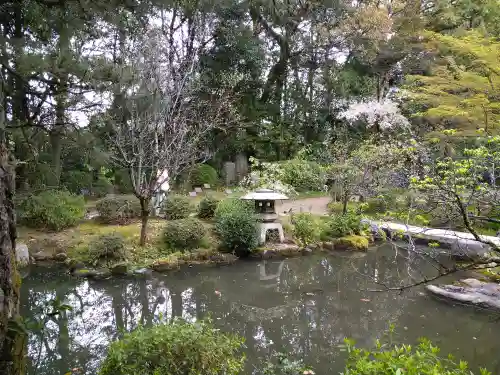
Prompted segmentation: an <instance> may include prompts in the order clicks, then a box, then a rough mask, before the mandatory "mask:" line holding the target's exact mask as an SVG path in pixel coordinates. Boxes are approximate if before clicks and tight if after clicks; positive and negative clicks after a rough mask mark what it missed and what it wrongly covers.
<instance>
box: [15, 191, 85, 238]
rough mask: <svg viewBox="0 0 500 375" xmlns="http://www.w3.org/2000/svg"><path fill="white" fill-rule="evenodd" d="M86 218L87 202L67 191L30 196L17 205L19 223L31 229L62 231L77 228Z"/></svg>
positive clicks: (45, 192) (46, 192)
mask: <svg viewBox="0 0 500 375" xmlns="http://www.w3.org/2000/svg"><path fill="white" fill-rule="evenodd" d="M84 217H85V200H84V198H83V196H81V195H74V194H71V193H69V192H68V191H65V190H48V191H44V192H42V193H39V194H33V195H29V196H28V197H26V198H24V199H21V200H20V201H19V203H18V205H17V219H18V221H19V223H21V224H23V225H26V226H27V227H30V228H41V229H49V230H54V231H60V230H62V229H65V228H69V227H72V226H75V225H76V224H77V223H78V222H79V221H80V220H82V219H83V218H84Z"/></svg>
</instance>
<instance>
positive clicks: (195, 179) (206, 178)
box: [189, 164, 219, 187]
mask: <svg viewBox="0 0 500 375" xmlns="http://www.w3.org/2000/svg"><path fill="white" fill-rule="evenodd" d="M218 180H219V176H218V175H217V171H216V170H215V169H214V168H213V167H212V166H210V165H208V164H197V165H195V166H194V167H193V169H192V170H191V172H190V174H189V182H190V183H191V186H192V187H203V185H204V184H209V185H210V186H215V185H217V182H218Z"/></svg>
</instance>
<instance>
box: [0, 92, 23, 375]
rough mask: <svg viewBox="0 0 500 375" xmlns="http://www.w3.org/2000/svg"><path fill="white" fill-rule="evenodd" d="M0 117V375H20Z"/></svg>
mask: <svg viewBox="0 0 500 375" xmlns="http://www.w3.org/2000/svg"><path fill="white" fill-rule="evenodd" d="M0 89H1V87H0ZM0 91H1V90H0ZM0 96H2V94H0ZM0 117H1V119H0V374H2V375H20V374H22V373H23V366H22V364H23V357H24V355H23V350H22V347H21V350H20V351H19V350H18V349H19V348H18V346H19V343H20V342H21V341H20V339H22V337H21V336H20V334H19V333H18V332H17V331H14V330H8V326H9V323H11V322H16V321H17V318H18V313H19V280H20V279H19V275H18V274H17V271H16V264H15V262H16V256H15V246H16V242H15V241H16V226H15V216H14V202H13V198H14V177H13V168H12V166H11V165H10V163H9V156H8V149H7V142H6V138H5V130H4V124H5V122H4V120H5V117H4V114H3V113H1V112H0ZM18 354H19V355H20V357H19V356H18Z"/></svg>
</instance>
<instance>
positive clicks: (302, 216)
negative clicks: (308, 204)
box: [292, 212, 321, 246]
mask: <svg viewBox="0 0 500 375" xmlns="http://www.w3.org/2000/svg"><path fill="white" fill-rule="evenodd" d="M292 224H293V236H294V238H295V239H296V240H298V241H299V242H300V244H301V245H302V246H306V245H308V244H310V243H313V242H315V241H317V240H319V237H320V234H321V223H320V222H319V220H317V219H316V218H315V217H314V216H313V215H311V214H310V213H306V212H303V213H299V214H295V215H292Z"/></svg>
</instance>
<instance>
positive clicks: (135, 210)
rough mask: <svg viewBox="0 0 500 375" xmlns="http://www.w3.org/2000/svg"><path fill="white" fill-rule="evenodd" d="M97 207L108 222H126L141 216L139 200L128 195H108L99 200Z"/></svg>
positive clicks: (100, 216)
mask: <svg viewBox="0 0 500 375" xmlns="http://www.w3.org/2000/svg"><path fill="white" fill-rule="evenodd" d="M96 209H97V212H99V220H101V221H102V222H103V223H106V224H126V223H128V222H130V220H132V219H135V218H138V217H140V216H141V205H140V203H139V200H138V199H137V198H136V197H132V196H126V195H108V196H106V197H104V198H102V199H100V200H98V201H97V204H96Z"/></svg>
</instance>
